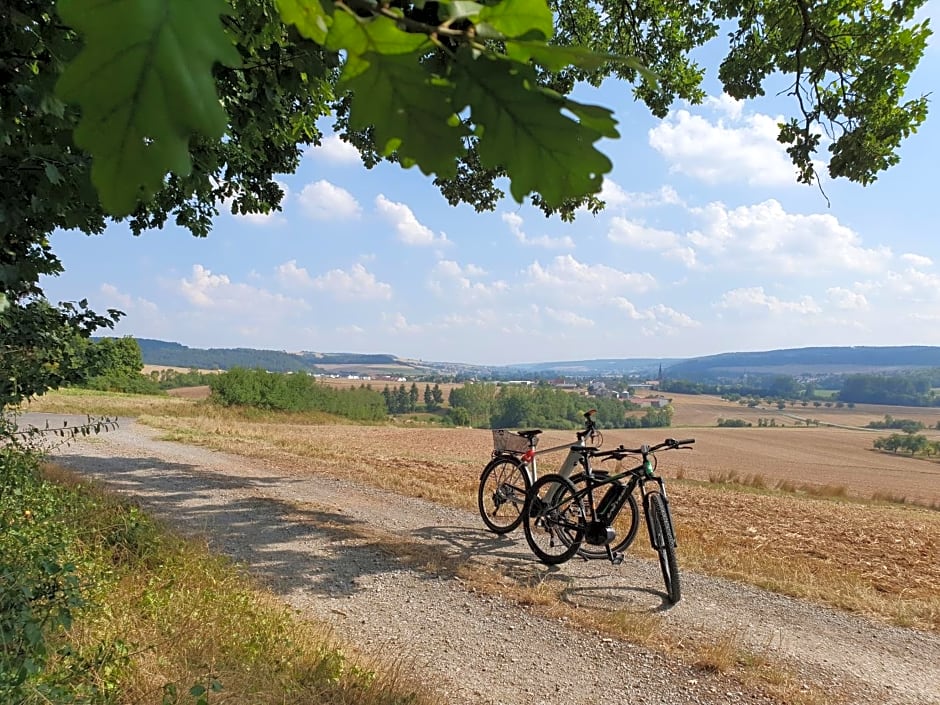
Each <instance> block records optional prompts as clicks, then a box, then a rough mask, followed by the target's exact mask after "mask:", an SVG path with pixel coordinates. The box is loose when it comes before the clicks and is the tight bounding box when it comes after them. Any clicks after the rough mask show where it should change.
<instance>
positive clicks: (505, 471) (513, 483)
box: [477, 455, 532, 534]
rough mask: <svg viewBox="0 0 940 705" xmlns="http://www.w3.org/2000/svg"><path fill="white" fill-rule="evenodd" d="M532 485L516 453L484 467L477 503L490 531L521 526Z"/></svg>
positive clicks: (506, 530)
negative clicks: (515, 455)
mask: <svg viewBox="0 0 940 705" xmlns="http://www.w3.org/2000/svg"><path fill="white" fill-rule="evenodd" d="M531 484H532V483H531V482H530V481H529V473H528V472H526V470H525V468H524V467H523V463H522V461H521V460H519V459H518V458H515V457H513V456H510V455H501V456H498V457H496V458H493V460H491V461H490V462H489V463H488V464H487V466H486V467H485V468H483V474H481V475H480V487H479V489H478V490H477V505H478V506H479V508H480V517H481V518H482V519H483V523H484V524H486V527H487V528H488V529H489V530H490V531H492V532H493V533H496V534H505V533H508V532H510V531H512V530H513V529H515V528H516V527H518V526H519V522H521V521H522V507H523V505H525V499H526V495H527V494H528V492H529V487H530V486H531Z"/></svg>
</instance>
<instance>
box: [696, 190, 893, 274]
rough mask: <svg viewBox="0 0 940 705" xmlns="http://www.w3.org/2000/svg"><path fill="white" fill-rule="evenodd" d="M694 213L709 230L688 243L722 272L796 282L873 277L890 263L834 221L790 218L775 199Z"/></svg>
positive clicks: (886, 252)
mask: <svg viewBox="0 0 940 705" xmlns="http://www.w3.org/2000/svg"><path fill="white" fill-rule="evenodd" d="M690 212H691V213H692V214H693V215H695V216H697V217H699V218H700V219H701V220H702V221H703V222H704V227H703V228H702V229H701V230H696V231H693V232H691V233H689V235H688V241H689V243H690V244H691V245H692V246H694V247H696V248H698V250H699V259H701V255H702V253H703V252H707V253H709V254H710V255H712V256H713V257H714V258H715V259H716V266H719V267H722V268H737V269H741V270H754V269H759V270H764V271H769V272H774V273H776V274H784V275H794V276H815V275H818V274H821V273H831V272H834V271H851V272H868V273H874V272H881V271H884V270H885V268H886V264H887V262H888V261H889V260H890V259H891V250H890V249H888V248H887V247H877V248H866V247H863V246H862V244H861V238H860V237H859V236H858V234H856V233H855V232H854V231H853V230H852V229H851V228H848V227H846V226H845V225H842V224H841V223H840V222H839V221H838V219H837V218H835V217H834V216H832V215H828V214H811V215H802V214H798V213H788V212H786V211H785V210H784V209H783V207H782V206H781V205H780V203H778V202H777V201H775V200H773V199H770V200H767V201H764V202H763V203H759V204H757V205H754V206H740V207H738V208H734V209H728V208H727V207H726V206H725V205H724V204H722V203H711V204H709V205H707V206H705V207H704V208H693V209H691V210H690Z"/></svg>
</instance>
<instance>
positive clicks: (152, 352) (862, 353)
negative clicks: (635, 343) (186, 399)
mask: <svg viewBox="0 0 940 705" xmlns="http://www.w3.org/2000/svg"><path fill="white" fill-rule="evenodd" d="M137 342H138V343H139V344H140V349H141V352H142V353H143V358H144V362H145V363H146V364H148V365H170V366H173V367H184V368H193V367H195V368H198V369H210V370H213V369H218V370H227V369H231V368H232V367H249V368H253V367H261V368H264V369H266V370H270V371H272V372H299V371H305V372H311V373H314V374H341V375H344V374H359V375H364V374H369V375H373V376H375V375H401V376H405V377H414V376H422V375H434V374H438V375H446V376H453V375H458V376H460V377H467V378H470V377H477V378H484V379H513V378H518V377H539V378H543V379H544V378H547V377H555V376H557V377H570V378H585V377H608V376H616V377H634V378H636V377H639V378H647V379H655V378H656V377H657V376H658V374H659V370H660V368H662V370H663V375H664V377H667V378H669V379H673V380H679V379H682V380H689V381H708V380H735V379H741V378H742V377H744V376H750V375H789V376H793V377H798V376H819V375H840V374H855V373H870V372H896V371H901V370H916V369H926V368H940V347H931V346H913V345H910V346H888V347H813V348H790V349H785V350H770V351H766V352H732V353H721V354H719V355H708V356H705V357H697V358H691V359H683V358H622V359H616V358H605V359H597V360H570V361H560V362H538V363H519V364H514V365H499V366H487V365H472V364H468V363H459V362H429V361H425V360H409V359H405V358H400V357H396V356H395V355H391V354H362V353H320V352H306V351H304V352H286V351H283V350H256V349H253V348H209V349H201V348H189V347H186V346H185V345H180V344H179V343H171V342H167V341H163V340H152V339H148V338H137Z"/></svg>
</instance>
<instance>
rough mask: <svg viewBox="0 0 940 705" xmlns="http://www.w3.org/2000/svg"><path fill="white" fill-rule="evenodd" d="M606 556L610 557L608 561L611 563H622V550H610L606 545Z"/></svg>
mask: <svg viewBox="0 0 940 705" xmlns="http://www.w3.org/2000/svg"><path fill="white" fill-rule="evenodd" d="M607 557H608V558H609V559H610V562H611V564H613V565H620V564H621V563H623V551H616V552H614V551H611V550H610V546H608V547H607Z"/></svg>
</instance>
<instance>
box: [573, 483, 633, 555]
mask: <svg viewBox="0 0 940 705" xmlns="http://www.w3.org/2000/svg"><path fill="white" fill-rule="evenodd" d="M571 482H572V483H573V484H574V486H575V488H576V489H577V490H578V491H582V490H584V489H585V488H586V487H587V477H585V475H584V474H583V473H581V474H578V475H575V476H574V477H572V478H571ZM601 487H602V488H603V489H604V490H606V488H607V487H608V485H602V486H601ZM597 491H599V490H595V492H597ZM601 491H603V490H601ZM595 498H596V495H595ZM585 504H586V502H585ZM608 526H610V528H611V529H613V530H614V540H613V542H612V543H611V544H610V550H611V553H623V552H624V551H626V550H627V549H628V548H629V547H630V544H632V543H633V539H635V538H636V531H637V529H638V528H639V526H640V510H639V507H637V503H636V497H634V496H633V492H631V493H630V494H628V495H627V498H626V499H625V500H624V503H623V506H622V507H620V510H619V511H618V512H617V516H615V517H614V519H613V521H611V522H610V523H609V524H608ZM578 555H579V556H581V557H582V558H588V559H590V560H594V559H596V558H609V556H608V555H607V547H606V546H592V545H590V544H587V543H582V544H581V548H579V549H578Z"/></svg>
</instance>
